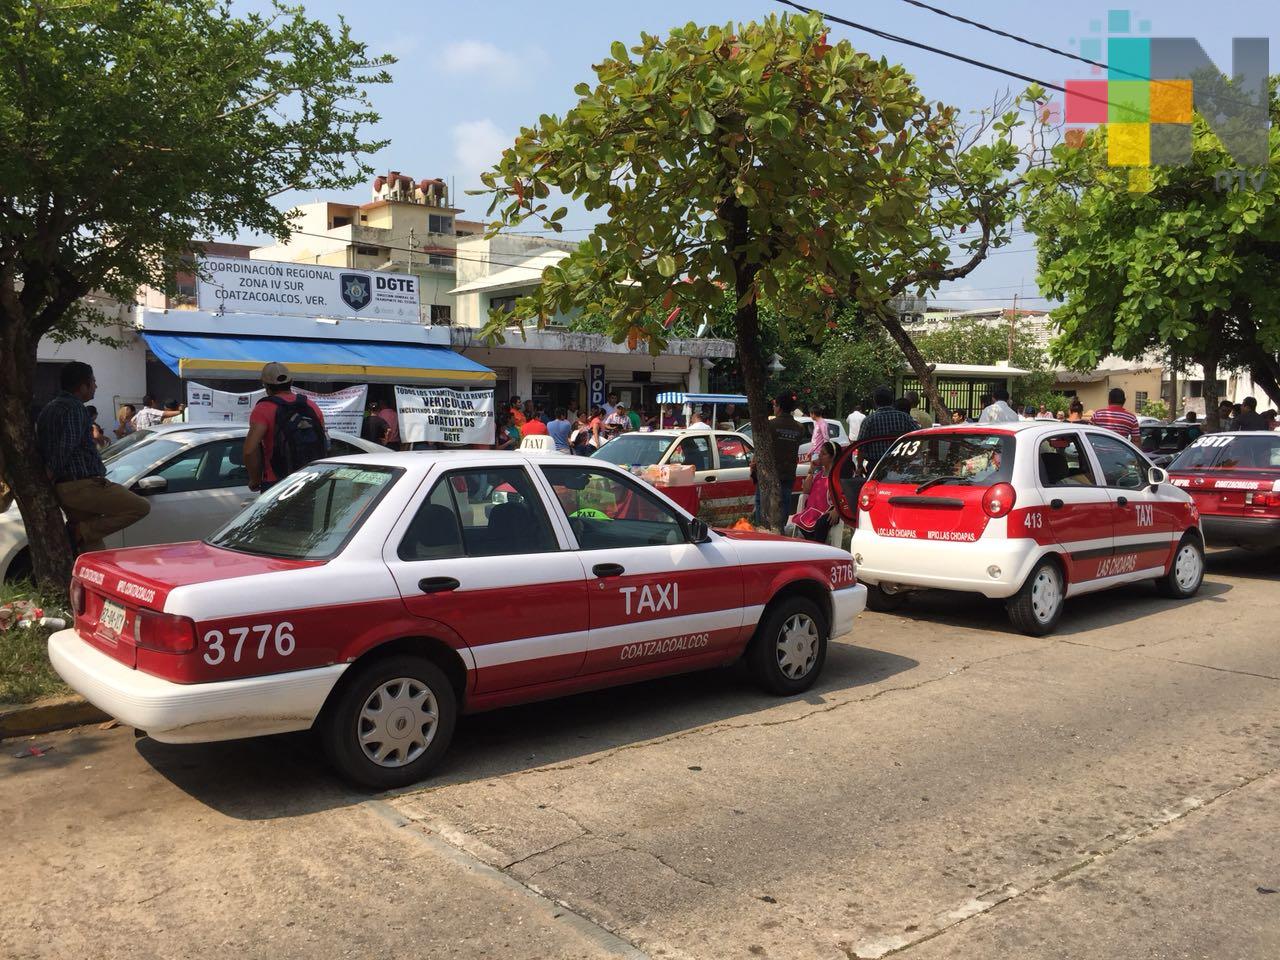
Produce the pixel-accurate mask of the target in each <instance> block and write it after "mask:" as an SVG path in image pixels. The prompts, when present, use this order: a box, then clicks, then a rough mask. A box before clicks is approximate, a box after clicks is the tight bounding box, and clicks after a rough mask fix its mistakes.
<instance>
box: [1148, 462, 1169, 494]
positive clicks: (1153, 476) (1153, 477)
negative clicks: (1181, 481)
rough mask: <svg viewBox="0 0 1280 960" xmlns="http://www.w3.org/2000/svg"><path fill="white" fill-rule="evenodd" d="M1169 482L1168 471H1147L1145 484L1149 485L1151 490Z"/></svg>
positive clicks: (1155, 468)
mask: <svg viewBox="0 0 1280 960" xmlns="http://www.w3.org/2000/svg"><path fill="white" fill-rule="evenodd" d="M1168 482H1169V471H1168V470H1165V469H1163V468H1162V467H1152V468H1151V469H1150V470H1148V471H1147V483H1149V484H1151V486H1152V489H1154V488H1156V487H1158V486H1160V484H1162V483H1168Z"/></svg>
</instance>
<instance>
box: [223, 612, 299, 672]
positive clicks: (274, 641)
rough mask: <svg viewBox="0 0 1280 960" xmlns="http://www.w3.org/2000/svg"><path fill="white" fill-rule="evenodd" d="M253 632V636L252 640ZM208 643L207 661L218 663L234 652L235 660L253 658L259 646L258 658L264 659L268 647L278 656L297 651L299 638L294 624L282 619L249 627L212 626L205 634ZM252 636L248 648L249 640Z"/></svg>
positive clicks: (233, 658) (285, 655) (232, 656)
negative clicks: (246, 642)
mask: <svg viewBox="0 0 1280 960" xmlns="http://www.w3.org/2000/svg"><path fill="white" fill-rule="evenodd" d="M250 635H252V636H253V639H252V640H250V639H249V637H250ZM202 639H203V640H204V643H205V645H206V646H207V647H208V649H207V650H205V652H204V662H205V663H207V664H209V666H211V667H216V666H217V665H218V664H220V663H222V661H223V660H225V659H227V656H228V655H230V657H231V662H232V663H239V662H240V659H241V657H242V656H243V657H244V659H246V660H247V659H249V658H250V657H252V656H253V653H254V647H255V645H256V646H257V659H259V660H262V659H263V658H265V657H266V655H267V650H268V649H274V650H275V652H276V655H277V656H281V657H287V656H289V654H291V653H293V651H294V649H295V647H296V646H297V641H295V640H294V637H293V624H292V623H290V622H289V621H288V620H282V621H281V622H280V623H255V624H253V625H251V626H247V627H228V628H227V629H226V632H225V633H224V632H223V631H222V630H208V631H206V632H205V635H204V637H203V638H202ZM246 640H249V643H248V645H247V648H246V644H245V641H246Z"/></svg>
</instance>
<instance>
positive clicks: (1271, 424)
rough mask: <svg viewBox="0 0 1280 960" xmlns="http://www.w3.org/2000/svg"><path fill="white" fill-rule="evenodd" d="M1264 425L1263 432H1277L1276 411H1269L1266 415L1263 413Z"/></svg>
mask: <svg viewBox="0 0 1280 960" xmlns="http://www.w3.org/2000/svg"><path fill="white" fill-rule="evenodd" d="M1262 423H1263V427H1262V429H1263V430H1275V429H1276V423H1277V421H1276V412H1275V411H1274V410H1267V411H1266V412H1265V413H1263V414H1262Z"/></svg>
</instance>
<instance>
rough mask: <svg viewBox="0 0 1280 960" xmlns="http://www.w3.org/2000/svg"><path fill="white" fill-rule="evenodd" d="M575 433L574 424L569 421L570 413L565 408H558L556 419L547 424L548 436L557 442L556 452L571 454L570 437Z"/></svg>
mask: <svg viewBox="0 0 1280 960" xmlns="http://www.w3.org/2000/svg"><path fill="white" fill-rule="evenodd" d="M572 433H573V424H572V423H571V422H570V420H569V411H568V410H566V409H565V408H564V407H556V418H555V419H554V420H552V421H551V422H550V423H549V424H547V435H548V436H549V437H551V439H552V440H554V441H555V442H556V450H558V451H559V452H560V453H568V452H569V437H570V435H571V434H572Z"/></svg>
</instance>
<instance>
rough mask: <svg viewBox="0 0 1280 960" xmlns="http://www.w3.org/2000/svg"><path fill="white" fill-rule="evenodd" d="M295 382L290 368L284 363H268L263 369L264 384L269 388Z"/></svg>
mask: <svg viewBox="0 0 1280 960" xmlns="http://www.w3.org/2000/svg"><path fill="white" fill-rule="evenodd" d="M292 381H293V377H292V376H290V375H289V368H288V367H286V366H285V365H284V364H283V363H275V362H272V363H268V364H267V365H266V366H264V367H263V368H262V383H263V384H264V385H265V386H268V387H280V386H283V385H284V384H286V383H290V382H292Z"/></svg>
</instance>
